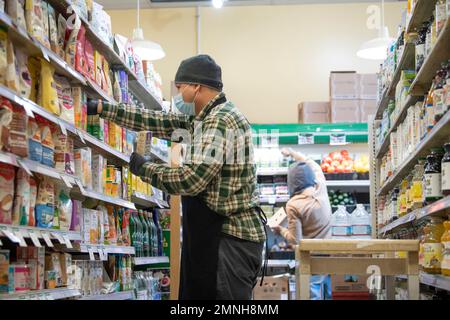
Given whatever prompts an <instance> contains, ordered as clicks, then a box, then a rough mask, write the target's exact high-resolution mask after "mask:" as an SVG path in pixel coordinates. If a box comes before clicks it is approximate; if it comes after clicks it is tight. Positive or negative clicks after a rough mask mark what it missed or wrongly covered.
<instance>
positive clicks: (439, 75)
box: [433, 62, 447, 123]
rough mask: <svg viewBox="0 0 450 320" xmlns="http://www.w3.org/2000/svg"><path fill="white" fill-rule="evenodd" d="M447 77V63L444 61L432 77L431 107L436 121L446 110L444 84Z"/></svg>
mask: <svg viewBox="0 0 450 320" xmlns="http://www.w3.org/2000/svg"><path fill="white" fill-rule="evenodd" d="M446 77H447V63H446V62H444V63H442V65H441V69H439V70H438V71H437V72H436V76H435V78H434V85H435V88H434V91H433V106H434V107H433V109H434V121H435V123H437V122H438V121H439V120H441V118H442V117H443V116H444V114H445V113H446V112H447V106H446V101H445V100H446V98H445V90H444V86H445V84H446Z"/></svg>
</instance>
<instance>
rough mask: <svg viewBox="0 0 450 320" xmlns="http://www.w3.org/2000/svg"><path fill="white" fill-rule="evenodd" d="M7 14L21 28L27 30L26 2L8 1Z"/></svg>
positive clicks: (21, 0)
mask: <svg viewBox="0 0 450 320" xmlns="http://www.w3.org/2000/svg"><path fill="white" fill-rule="evenodd" d="M6 12H7V13H8V15H9V16H10V17H11V18H12V19H13V21H14V22H15V23H16V25H17V26H18V27H19V28H22V29H23V30H27V22H26V19H25V0H6Z"/></svg>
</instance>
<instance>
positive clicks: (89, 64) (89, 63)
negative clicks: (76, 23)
mask: <svg viewBox="0 0 450 320" xmlns="http://www.w3.org/2000/svg"><path fill="white" fill-rule="evenodd" d="M84 54H85V60H86V68H87V75H86V76H87V77H88V78H90V79H91V80H92V81H95V53H94V47H93V46H92V43H91V42H90V41H89V40H88V39H86V41H85V42H84Z"/></svg>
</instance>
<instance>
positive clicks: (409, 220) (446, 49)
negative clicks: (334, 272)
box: [369, 0, 450, 291]
mask: <svg viewBox="0 0 450 320" xmlns="http://www.w3.org/2000/svg"><path fill="white" fill-rule="evenodd" d="M436 2H437V1H436V0H419V1H417V2H416V6H415V8H414V11H413V13H412V15H411V18H410V20H409V21H408V25H407V28H406V32H412V31H414V30H416V29H417V28H418V27H420V26H421V25H422V23H423V22H424V21H425V20H427V19H428V18H429V17H430V16H431V15H432V13H433V10H434V8H435V5H436ZM412 50H413V51H412V53H411V52H410V51H411V48H410V45H407V46H406V48H405V51H404V54H403V56H402V57H401V59H400V63H399V66H398V68H397V69H396V71H395V75H394V81H393V82H392V83H391V84H390V86H389V88H390V89H388V90H385V91H384V93H383V96H382V97H381V99H380V101H379V104H378V110H377V113H376V117H375V119H373V121H372V124H371V125H370V127H371V130H369V131H371V137H370V139H369V143H370V149H371V157H372V159H371V163H372V170H371V173H370V174H371V187H370V188H371V208H372V212H373V215H372V216H373V228H372V229H373V234H374V236H377V237H378V238H388V237H392V236H395V235H396V234H397V233H398V232H400V231H401V230H404V229H411V228H413V229H414V228H416V226H415V225H416V224H418V223H421V222H422V223H423V220H424V219H426V218H427V217H430V216H435V215H438V216H443V217H445V215H446V214H448V212H450V211H449V210H450V197H448V196H447V197H445V198H443V199H441V200H439V201H436V202H434V203H432V204H430V205H427V206H425V207H423V208H420V209H417V210H414V211H412V212H410V213H408V214H406V215H404V216H402V217H400V218H398V219H397V220H395V221H393V222H391V223H389V224H387V225H384V226H382V227H381V228H380V229H379V230H378V229H377V226H378V221H377V214H376V212H377V208H378V198H379V196H381V195H386V194H387V193H388V192H389V191H391V190H392V189H393V188H394V187H395V186H397V185H398V184H399V183H400V182H401V180H402V179H403V178H404V177H405V176H406V175H407V174H408V173H409V172H411V170H412V169H413V167H414V165H415V163H416V162H417V159H418V158H419V157H423V156H426V155H427V154H428V153H429V151H430V149H431V148H433V147H441V146H442V145H443V144H444V143H445V142H448V141H449V137H450V112H447V113H446V114H445V115H444V117H443V118H442V119H441V120H440V121H439V122H438V123H436V125H435V126H434V127H433V129H432V130H431V131H430V132H429V133H428V134H427V135H426V136H425V138H424V139H422V141H421V142H420V143H419V145H418V146H417V147H416V148H415V150H414V151H413V152H412V153H411V154H410V155H409V156H408V157H407V158H406V159H405V160H404V161H403V163H401V164H400V165H399V166H398V168H397V169H396V170H395V171H394V172H393V174H392V175H391V176H390V177H389V178H388V179H387V181H385V182H384V183H383V184H382V185H380V183H379V172H380V163H381V158H382V157H383V155H384V154H385V153H386V152H387V150H388V148H389V144H390V134H391V133H392V132H393V131H395V130H396V129H397V127H398V125H399V124H400V123H401V122H402V121H403V120H404V119H405V117H406V112H407V110H408V108H409V107H410V106H413V105H414V104H415V103H416V102H417V101H418V99H419V97H420V96H423V95H424V94H425V93H426V91H427V90H428V89H429V88H430V87H431V82H432V79H433V77H434V76H435V74H436V71H437V70H438V69H439V68H440V66H441V63H442V62H443V61H446V60H448V59H450V18H447V21H446V23H445V26H444V28H443V30H442V31H441V34H440V35H439V37H438V38H437V40H436V43H435V45H434V47H433V48H432V51H431V52H430V54H429V55H428V57H427V58H426V60H425V62H424V64H423V65H422V67H421V69H420V71H419V72H418V74H417V75H416V78H415V80H414V81H413V83H412V85H411V88H410V95H409V97H408V99H407V101H406V103H405V105H403V106H402V107H401V109H400V113H399V116H398V117H397V119H394V122H393V124H392V127H391V128H390V129H389V131H388V133H387V135H386V137H385V139H384V142H383V143H382V144H381V146H380V147H379V149H378V150H375V137H374V132H375V131H374V130H375V127H376V126H375V124H376V123H377V122H378V121H380V119H381V116H382V114H383V111H384V110H385V109H386V107H387V102H388V101H389V99H391V98H392V97H393V95H394V93H395V92H394V91H393V90H392V89H393V88H395V86H396V85H397V82H398V81H399V75H400V73H401V70H404V69H408V68H411V66H414V48H413V49H412ZM397 278H400V279H402V277H397ZM419 280H420V283H422V284H424V285H428V286H431V287H435V288H439V289H443V290H447V291H449V290H450V277H446V276H441V275H432V274H426V273H423V272H422V273H420V276H419Z"/></svg>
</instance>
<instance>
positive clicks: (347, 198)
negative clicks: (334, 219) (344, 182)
mask: <svg viewBox="0 0 450 320" xmlns="http://www.w3.org/2000/svg"><path fill="white" fill-rule="evenodd" d="M328 197H329V199H330V204H331V206H332V207H337V206H347V205H349V206H353V205H355V204H356V199H355V196H354V195H353V194H352V193H351V192H341V191H340V190H329V191H328Z"/></svg>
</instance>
